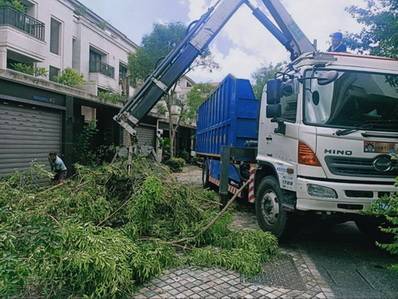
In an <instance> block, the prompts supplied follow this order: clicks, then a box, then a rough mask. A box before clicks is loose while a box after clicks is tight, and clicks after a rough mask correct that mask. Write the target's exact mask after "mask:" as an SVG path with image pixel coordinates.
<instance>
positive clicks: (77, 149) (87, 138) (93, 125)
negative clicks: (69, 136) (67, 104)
mask: <svg viewBox="0 0 398 299" xmlns="http://www.w3.org/2000/svg"><path fill="white" fill-rule="evenodd" d="M97 133H98V129H97V120H96V119H93V120H92V121H90V122H89V123H87V124H86V125H85V126H84V127H83V130H82V132H81V133H80V134H77V135H76V136H75V146H74V154H75V160H76V162H77V163H80V164H83V165H93V164H94V161H96V154H95V152H93V151H92V144H93V141H94V137H95V136H96V135H97Z"/></svg>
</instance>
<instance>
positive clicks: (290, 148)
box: [257, 92, 299, 190]
mask: <svg viewBox="0 0 398 299" xmlns="http://www.w3.org/2000/svg"><path fill="white" fill-rule="evenodd" d="M265 96H266V94H265V92H264V94H263V99H262V101H261V109H260V114H261V115H260V123H259V147H258V156H257V160H259V161H264V163H271V164H273V166H274V167H275V168H276V171H277V172H278V175H279V180H280V186H281V187H282V188H284V189H290V190H292V189H293V179H292V178H290V179H289V177H287V176H288V175H287V173H286V169H287V168H291V167H293V165H292V164H296V161H297V144H298V134H299V124H298V121H297V120H298V108H297V107H298V104H297V103H298V94H297V93H290V94H289V93H284V94H283V95H282V97H281V102H280V104H281V116H280V117H278V122H276V121H275V119H272V118H267V117H266V109H267V108H266V106H267V104H266V102H267V101H266V99H265ZM271 161H272V162H271ZM260 163H261V162H260Z"/></svg>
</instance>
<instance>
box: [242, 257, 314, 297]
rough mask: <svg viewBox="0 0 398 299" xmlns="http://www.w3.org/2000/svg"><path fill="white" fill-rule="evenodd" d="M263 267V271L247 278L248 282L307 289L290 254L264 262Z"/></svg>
mask: <svg viewBox="0 0 398 299" xmlns="http://www.w3.org/2000/svg"><path fill="white" fill-rule="evenodd" d="M263 269H264V272H263V273H261V274H259V275H257V276H254V277H250V278H247V279H246V282H250V283H255V284H260V285H266V286H274V287H283V288H286V289H291V290H303V291H305V290H307V288H306V287H305V284H304V282H303V280H302V279H301V275H300V273H299V271H298V270H297V267H296V265H295V264H294V261H293V259H292V258H291V257H290V256H288V255H282V256H280V257H279V258H277V259H274V260H272V261H270V262H268V263H266V264H263Z"/></svg>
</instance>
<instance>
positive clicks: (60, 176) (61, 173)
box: [48, 152, 66, 184]
mask: <svg viewBox="0 0 398 299" xmlns="http://www.w3.org/2000/svg"><path fill="white" fill-rule="evenodd" d="M48 161H49V162H50V166H51V171H53V172H54V173H55V175H54V178H53V183H54V184H58V183H59V181H62V180H65V179H66V166H65V163H64V161H62V159H61V158H60V157H58V155H57V153H56V152H50V153H49V154H48Z"/></svg>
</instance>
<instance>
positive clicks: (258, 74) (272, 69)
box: [252, 62, 286, 99]
mask: <svg viewBox="0 0 398 299" xmlns="http://www.w3.org/2000/svg"><path fill="white" fill-rule="evenodd" d="M285 67H286V62H278V63H277V64H276V65H275V66H273V64H272V63H270V64H269V65H263V66H262V67H260V68H259V69H257V70H256V71H255V72H254V73H253V74H252V78H253V80H254V84H253V91H254V96H255V97H256V99H260V98H261V94H262V92H263V88H264V85H265V84H266V83H267V81H268V80H269V79H274V77H275V74H276V73H277V72H281V71H283V69H284V68H285Z"/></svg>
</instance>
